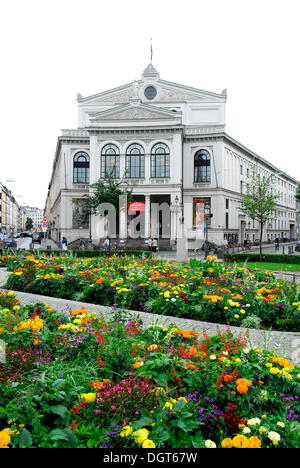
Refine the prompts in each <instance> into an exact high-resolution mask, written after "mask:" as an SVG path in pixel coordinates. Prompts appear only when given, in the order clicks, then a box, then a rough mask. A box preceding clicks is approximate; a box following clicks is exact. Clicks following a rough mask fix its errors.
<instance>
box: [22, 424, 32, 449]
mask: <svg viewBox="0 0 300 468" xmlns="http://www.w3.org/2000/svg"><path fill="white" fill-rule="evenodd" d="M31 446H32V438H31V435H30V432H29V431H28V430H27V429H25V428H24V429H23V430H22V432H21V433H20V436H19V448H27V447H31Z"/></svg>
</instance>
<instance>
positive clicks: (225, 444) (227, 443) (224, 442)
mask: <svg viewBox="0 0 300 468" xmlns="http://www.w3.org/2000/svg"><path fill="white" fill-rule="evenodd" d="M221 446H222V447H223V448H232V440H231V439H229V438H226V439H224V440H222V442H221Z"/></svg>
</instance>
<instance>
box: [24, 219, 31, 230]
mask: <svg viewBox="0 0 300 468" xmlns="http://www.w3.org/2000/svg"><path fill="white" fill-rule="evenodd" d="M32 228H33V221H32V219H31V218H26V224H25V229H26V231H30V229H32Z"/></svg>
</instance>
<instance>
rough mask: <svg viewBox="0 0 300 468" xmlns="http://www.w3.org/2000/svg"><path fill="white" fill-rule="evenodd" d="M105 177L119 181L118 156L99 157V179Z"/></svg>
mask: <svg viewBox="0 0 300 468" xmlns="http://www.w3.org/2000/svg"><path fill="white" fill-rule="evenodd" d="M107 175H109V176H112V177H114V178H115V179H119V177H120V156H118V155H117V156H116V155H114V154H113V155H103V156H102V157H101V177H102V178H105V177H106V176H107Z"/></svg>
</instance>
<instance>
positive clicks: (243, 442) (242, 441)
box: [232, 435, 249, 448]
mask: <svg viewBox="0 0 300 468" xmlns="http://www.w3.org/2000/svg"><path fill="white" fill-rule="evenodd" d="M248 445H249V441H248V439H247V437H245V436H243V435H237V436H235V437H234V438H233V439H232V446H233V447H235V448H248Z"/></svg>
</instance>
